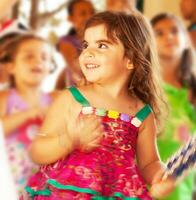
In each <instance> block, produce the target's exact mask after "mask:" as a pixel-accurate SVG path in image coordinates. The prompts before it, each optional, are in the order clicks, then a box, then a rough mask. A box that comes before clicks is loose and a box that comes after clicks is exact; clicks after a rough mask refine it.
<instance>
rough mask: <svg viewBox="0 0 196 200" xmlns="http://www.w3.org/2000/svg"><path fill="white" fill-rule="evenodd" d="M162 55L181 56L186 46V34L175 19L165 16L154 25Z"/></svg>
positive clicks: (158, 47)
mask: <svg viewBox="0 0 196 200" xmlns="http://www.w3.org/2000/svg"><path fill="white" fill-rule="evenodd" d="M153 29H154V32H155V36H156V42H157V50H158V54H159V56H160V57H168V58H169V57H173V56H175V57H181V55H182V53H183V51H184V49H185V48H186V42H187V40H186V35H185V32H184V30H183V29H182V27H180V25H179V24H178V22H177V21H176V20H175V19H170V18H165V19H162V20H160V21H158V22H157V23H156V24H155V25H154V26H153Z"/></svg>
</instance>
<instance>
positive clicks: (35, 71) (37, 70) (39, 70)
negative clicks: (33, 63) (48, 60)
mask: <svg viewBox="0 0 196 200" xmlns="http://www.w3.org/2000/svg"><path fill="white" fill-rule="evenodd" d="M31 71H32V72H33V73H42V70H41V69H32V70H31Z"/></svg>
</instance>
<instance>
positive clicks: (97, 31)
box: [84, 24, 107, 39]
mask: <svg viewBox="0 0 196 200" xmlns="http://www.w3.org/2000/svg"><path fill="white" fill-rule="evenodd" d="M88 37H92V38H94V39H95V38H96V37H106V38H107V27H106V26H105V25H104V24H98V25H94V26H90V27H88V28H87V29H86V30H85V32H84V38H88Z"/></svg>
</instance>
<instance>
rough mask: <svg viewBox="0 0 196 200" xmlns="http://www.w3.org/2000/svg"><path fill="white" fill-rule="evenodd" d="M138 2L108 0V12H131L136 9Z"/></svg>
mask: <svg viewBox="0 0 196 200" xmlns="http://www.w3.org/2000/svg"><path fill="white" fill-rule="evenodd" d="M136 2H137V0H118V1H113V0H106V10H109V11H115V12H116V11H119V12H120V11H125V12H131V11H133V10H134V9H135V8H136Z"/></svg>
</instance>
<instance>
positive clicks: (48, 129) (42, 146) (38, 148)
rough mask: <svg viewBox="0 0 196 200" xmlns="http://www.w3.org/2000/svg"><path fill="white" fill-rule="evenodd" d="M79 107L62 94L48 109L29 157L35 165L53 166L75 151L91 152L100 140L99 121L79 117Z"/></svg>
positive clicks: (87, 117)
mask: <svg viewBox="0 0 196 200" xmlns="http://www.w3.org/2000/svg"><path fill="white" fill-rule="evenodd" d="M80 111H81V105H80V104H79V103H76V101H75V100H74V99H73V97H72V96H71V94H70V92H68V91H63V94H62V95H59V97H57V99H56V100H55V102H54V103H53V104H52V106H51V107H50V109H49V112H48V113H47V116H46V119H45V121H44V123H43V126H42V128H41V130H40V135H38V137H37V138H36V139H35V140H34V141H33V143H32V145H31V148H30V155H31V157H32V159H33V161H34V162H36V163H38V164H50V163H54V162H55V161H57V160H58V159H61V158H63V157H66V156H67V155H68V154H69V153H71V152H72V151H73V150H74V149H75V148H78V149H80V150H81V151H91V150H92V149H94V148H96V147H97V146H98V145H99V141H100V139H101V137H102V136H103V127H102V126H101V121H100V119H99V118H98V117H97V116H95V115H85V116H83V115H82V116H81V115H79V113H80Z"/></svg>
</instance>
